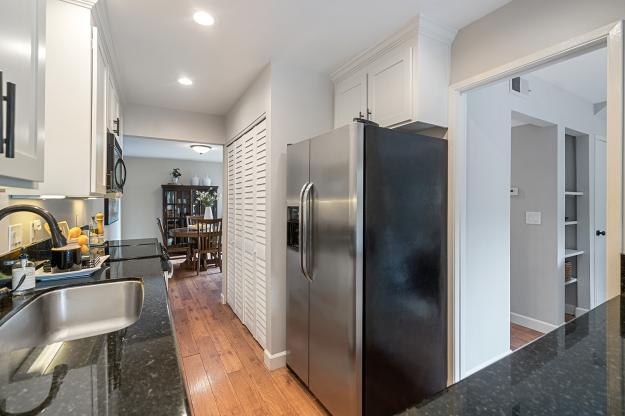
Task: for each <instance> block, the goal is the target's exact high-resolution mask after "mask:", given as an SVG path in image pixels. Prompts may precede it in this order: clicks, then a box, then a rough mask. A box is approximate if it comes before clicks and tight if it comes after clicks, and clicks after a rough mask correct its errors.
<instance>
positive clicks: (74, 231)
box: [69, 227, 82, 238]
mask: <svg viewBox="0 0 625 416" xmlns="http://www.w3.org/2000/svg"><path fill="white" fill-rule="evenodd" d="M80 234H82V230H81V229H80V227H72V228H70V229H69V238H78V236H79V235H80Z"/></svg>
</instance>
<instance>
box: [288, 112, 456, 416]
mask: <svg viewBox="0 0 625 416" xmlns="http://www.w3.org/2000/svg"><path fill="white" fill-rule="evenodd" d="M287 154H288V158H287V169H288V178H287V183H288V184H287V265H286V267H287V365H288V367H289V368H290V369H291V370H292V371H293V372H295V373H296V374H297V376H298V377H299V378H300V379H301V380H302V382H303V383H304V384H306V385H307V386H308V388H309V389H310V391H311V392H312V393H313V394H314V395H315V396H316V397H317V399H318V400H319V401H320V402H321V403H322V404H323V405H324V406H325V407H326V409H327V410H329V411H330V412H331V413H332V414H333V415H335V416H343V415H350V416H351V415H390V414H394V413H396V412H399V411H401V410H403V409H405V408H407V407H409V406H411V405H413V404H415V403H417V402H419V401H421V400H423V399H424V398H426V397H428V396H430V395H432V394H434V393H436V392H438V391H440V390H442V389H443V388H444V387H445V385H446V380H447V274H446V273H447V272H446V270H447V252H446V247H447V142H446V140H442V139H436V138H431V137H425V136H420V135H416V134H411V133H406V132H400V131H396V130H390V129H384V128H380V127H377V126H374V125H368V124H363V123H356V122H355V123H352V124H350V125H348V126H345V127H342V128H339V129H336V130H334V131H331V132H329V133H327V134H323V135H321V136H318V137H315V138H313V139H310V140H306V141H303V142H300V143H297V144H293V145H289V146H288V151H287Z"/></svg>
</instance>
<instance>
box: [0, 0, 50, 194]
mask: <svg viewBox="0 0 625 416" xmlns="http://www.w3.org/2000/svg"><path fill="white" fill-rule="evenodd" d="M45 7H46V5H45V1H44V0H2V1H1V2H0V71H1V72H2V92H3V95H6V94H7V83H13V84H15V85H16V88H15V92H16V96H15V130H14V131H15V157H14V158H7V157H6V152H5V153H4V154H0V182H1V183H3V184H7V185H17V184H19V182H18V181H28V182H41V181H43V176H44V171H43V163H44V161H43V158H44V153H43V144H44V143H43V130H44V129H43V123H44V106H45V102H44V94H45V91H44V88H45V73H44V59H45V54H44V50H45V48H44V43H45ZM0 103H1V105H0V108H1V111H2V113H3V120H4V121H5V124H4V127H5V128H6V120H7V102H6V101H0ZM2 134H3V135H4V132H3V133H2ZM5 147H6V146H3V148H5ZM4 150H5V151H6V148H5V149H4ZM15 180H18V181H15ZM22 185H26V184H24V183H22ZM26 186H28V185H26ZM31 186H32V185H31Z"/></svg>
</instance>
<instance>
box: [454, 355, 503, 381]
mask: <svg viewBox="0 0 625 416" xmlns="http://www.w3.org/2000/svg"><path fill="white" fill-rule="evenodd" d="M512 353H513V351H512V350H508V351H506V352H503V353H501V354H499V355H497V356H495V357H493V358H491V359H490V360H488V361H486V362H483V363H482V364H480V365H478V366H476V367H473V368H472V369H470V370H468V371H467V373H466V375H465V378H466V377H469V376H470V375H471V374H473V373H477V372H478V371H480V370H481V369H483V368H486V367H488V366H489V365H491V364H493V363H495V362H497V361H499V360H501V359H502V358H506V357H507V356H508V355H510V354H512Z"/></svg>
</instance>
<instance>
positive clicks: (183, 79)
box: [178, 77, 193, 86]
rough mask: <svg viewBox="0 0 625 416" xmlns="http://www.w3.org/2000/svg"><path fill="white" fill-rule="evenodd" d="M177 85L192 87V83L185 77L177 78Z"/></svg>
mask: <svg viewBox="0 0 625 416" xmlns="http://www.w3.org/2000/svg"><path fill="white" fill-rule="evenodd" d="M178 84H180V85H185V86H189V85H193V81H191V79H190V78H187V77H180V78H178Z"/></svg>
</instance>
